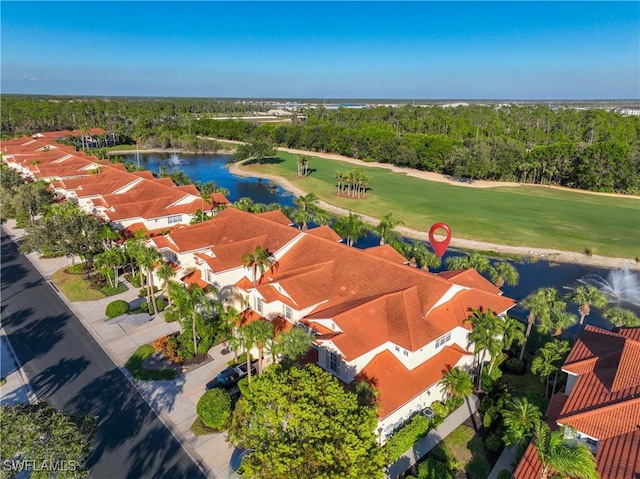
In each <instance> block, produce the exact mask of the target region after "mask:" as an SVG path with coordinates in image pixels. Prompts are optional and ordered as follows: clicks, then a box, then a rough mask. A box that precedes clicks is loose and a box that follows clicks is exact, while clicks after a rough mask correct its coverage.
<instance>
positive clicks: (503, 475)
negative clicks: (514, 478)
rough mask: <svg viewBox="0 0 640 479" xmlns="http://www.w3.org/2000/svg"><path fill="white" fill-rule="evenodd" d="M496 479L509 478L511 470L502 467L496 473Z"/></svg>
mask: <svg viewBox="0 0 640 479" xmlns="http://www.w3.org/2000/svg"><path fill="white" fill-rule="evenodd" d="M496 479H511V471H510V470H509V469H503V470H502V471H500V472H499V473H498V476H497V477H496Z"/></svg>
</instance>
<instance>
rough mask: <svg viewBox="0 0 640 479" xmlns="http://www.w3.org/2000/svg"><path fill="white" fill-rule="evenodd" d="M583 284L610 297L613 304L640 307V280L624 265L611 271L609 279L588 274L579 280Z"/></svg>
mask: <svg viewBox="0 0 640 479" xmlns="http://www.w3.org/2000/svg"><path fill="white" fill-rule="evenodd" d="M578 281H579V282H580V283H582V284H590V285H592V286H595V287H596V288H598V289H599V290H600V291H602V292H603V293H605V294H606V295H607V296H608V297H609V301H611V302H612V303H630V304H633V305H635V306H640V279H639V278H638V275H637V274H636V273H634V272H633V271H630V270H629V265H628V264H627V263H624V264H623V265H622V268H620V269H617V270H614V271H611V272H610V273H609V274H608V275H607V278H606V279H605V278H603V277H602V276H600V275H599V274H587V275H585V276H584V277H582V278H580V279H579V280H578Z"/></svg>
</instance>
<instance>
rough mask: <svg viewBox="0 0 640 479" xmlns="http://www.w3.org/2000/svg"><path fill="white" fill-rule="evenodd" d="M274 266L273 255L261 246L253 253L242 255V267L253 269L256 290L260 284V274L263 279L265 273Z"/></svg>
mask: <svg viewBox="0 0 640 479" xmlns="http://www.w3.org/2000/svg"><path fill="white" fill-rule="evenodd" d="M273 264H274V260H273V259H272V258H271V254H269V252H268V251H267V250H264V249H262V247H260V246H256V247H255V249H254V250H253V252H251V253H245V254H243V255H242V265H243V266H244V267H245V268H249V269H251V272H252V275H253V287H254V288H255V287H256V285H257V284H258V272H259V273H260V278H261V279H262V275H263V274H264V272H265V271H267V270H268V269H269V268H271V267H272V266H273Z"/></svg>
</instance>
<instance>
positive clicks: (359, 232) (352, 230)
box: [333, 211, 369, 246]
mask: <svg viewBox="0 0 640 479" xmlns="http://www.w3.org/2000/svg"><path fill="white" fill-rule="evenodd" d="M333 229H335V231H336V233H338V234H339V235H340V236H342V237H343V238H346V240H347V244H348V245H349V246H353V244H354V243H355V242H356V241H358V240H359V239H360V238H362V237H363V236H364V235H365V234H367V232H368V231H369V226H368V225H367V224H366V223H365V222H364V221H362V218H361V217H360V216H358V215H356V214H354V213H353V212H351V211H349V216H340V217H339V218H338V219H337V220H336V222H335V224H334V227H333Z"/></svg>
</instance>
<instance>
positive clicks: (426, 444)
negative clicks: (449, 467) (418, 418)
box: [387, 395, 480, 479]
mask: <svg viewBox="0 0 640 479" xmlns="http://www.w3.org/2000/svg"><path fill="white" fill-rule="evenodd" d="M479 404H480V400H479V399H478V398H477V397H476V396H474V395H471V396H469V397H468V398H467V399H466V400H465V403H464V404H463V405H462V406H460V407H459V408H458V409H456V410H455V411H453V412H452V413H451V414H449V415H448V416H447V417H446V419H445V420H444V421H443V422H442V424H440V425H439V426H438V427H436V428H435V429H432V430H431V431H429V433H428V434H427V435H426V436H425V437H423V438H422V439H420V440H419V441H418V442H416V443H415V444H414V445H413V447H412V448H411V449H408V450H407V451H406V452H405V453H404V454H403V455H402V456H400V457H399V458H398V459H397V460H396V461H395V462H394V463H393V464H391V465H390V466H389V468H388V469H387V478H389V479H398V478H399V477H402V475H403V474H404V473H405V472H407V470H408V469H409V468H410V467H411V466H413V465H414V464H416V463H417V462H418V461H419V460H420V459H422V458H423V457H424V456H425V455H426V454H427V453H428V452H429V451H430V450H431V449H433V448H434V447H435V446H436V445H437V444H438V443H439V442H440V441H442V440H443V439H444V438H445V437H447V436H448V435H449V434H451V432H452V431H453V430H454V429H455V428H457V427H458V426H460V424H462V423H463V422H465V421H466V420H467V419H468V418H469V416H471V415H472V414H473V413H475V412H476V411H477V409H478V405H479Z"/></svg>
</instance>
